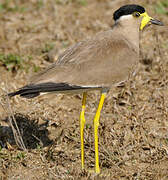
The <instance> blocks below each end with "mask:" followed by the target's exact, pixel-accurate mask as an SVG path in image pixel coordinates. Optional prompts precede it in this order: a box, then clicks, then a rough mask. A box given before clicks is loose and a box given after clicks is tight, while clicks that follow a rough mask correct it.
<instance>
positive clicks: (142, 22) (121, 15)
mask: <svg viewBox="0 0 168 180" xmlns="http://www.w3.org/2000/svg"><path fill="white" fill-rule="evenodd" d="M113 19H114V20H115V22H118V21H121V20H123V21H124V19H127V20H128V19H129V20H130V21H132V22H133V23H136V22H137V23H138V24H139V26H140V30H143V28H144V27H145V26H146V25H149V24H155V25H159V26H163V23H162V22H161V21H159V20H157V19H154V18H152V17H150V16H149V15H148V14H147V12H146V11H145V8H144V7H142V6H140V5H136V4H129V5H125V6H122V7H120V8H119V9H118V10H116V11H115V12H114V14H113Z"/></svg>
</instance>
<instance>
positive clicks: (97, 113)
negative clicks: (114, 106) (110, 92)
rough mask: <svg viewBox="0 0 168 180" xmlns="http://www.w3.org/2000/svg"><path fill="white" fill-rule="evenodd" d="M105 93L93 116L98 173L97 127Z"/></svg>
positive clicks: (97, 169)
mask: <svg viewBox="0 0 168 180" xmlns="http://www.w3.org/2000/svg"><path fill="white" fill-rule="evenodd" d="M106 94H107V93H102V94H101V98H100V102H99V106H98V108H97V112H96V115H95V118H94V138H95V172H96V173H97V174H98V173H100V168H99V152H98V127H99V118H100V112H101V110H102V107H103V103H104V99H105V97H106Z"/></svg>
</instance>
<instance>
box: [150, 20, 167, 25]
mask: <svg viewBox="0 0 168 180" xmlns="http://www.w3.org/2000/svg"><path fill="white" fill-rule="evenodd" d="M150 22H151V23H152V24H155V25H158V26H164V24H163V23H162V22H161V21H159V20H157V19H151V20H150Z"/></svg>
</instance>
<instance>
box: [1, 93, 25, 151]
mask: <svg viewBox="0 0 168 180" xmlns="http://www.w3.org/2000/svg"><path fill="white" fill-rule="evenodd" d="M3 91H4V90H3ZM3 98H5V99H4V100H5V102H6V105H7V108H5V107H4V105H3V103H2V101H1V99H0V104H1V106H2V107H3V109H4V111H5V112H6V113H7V115H8V118H9V123H10V126H11V128H12V132H13V135H14V139H15V142H16V144H17V146H18V147H19V148H21V149H22V150H24V151H27V149H26V147H25V144H24V142H23V138H22V136H21V133H20V130H19V128H18V125H17V122H16V119H15V116H14V113H13V111H12V108H11V105H10V100H9V97H8V95H7V92H6V91H5V95H4V96H3ZM13 124H14V125H15V127H14V125H13Z"/></svg>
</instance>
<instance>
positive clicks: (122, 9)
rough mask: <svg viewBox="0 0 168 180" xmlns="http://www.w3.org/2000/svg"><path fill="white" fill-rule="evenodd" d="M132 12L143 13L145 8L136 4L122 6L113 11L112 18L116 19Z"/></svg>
mask: <svg viewBox="0 0 168 180" xmlns="http://www.w3.org/2000/svg"><path fill="white" fill-rule="evenodd" d="M133 12H139V13H144V12H145V8H144V7H142V6H140V5H136V4H129V5H125V6H122V7H120V8H119V9H118V10H116V11H115V12H114V14H113V19H114V20H115V21H116V20H117V19H119V18H120V17H121V16H124V15H129V14H132V13H133Z"/></svg>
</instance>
